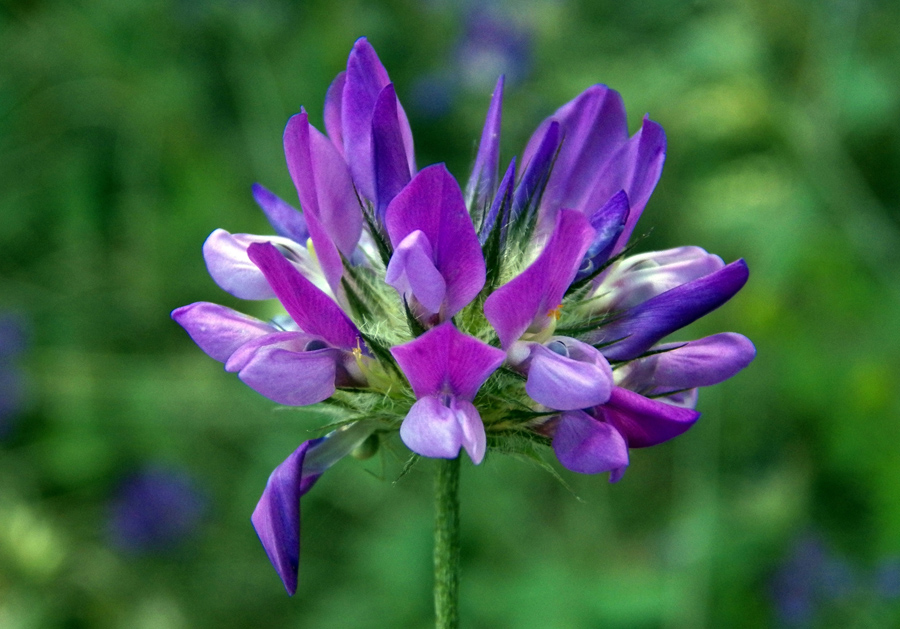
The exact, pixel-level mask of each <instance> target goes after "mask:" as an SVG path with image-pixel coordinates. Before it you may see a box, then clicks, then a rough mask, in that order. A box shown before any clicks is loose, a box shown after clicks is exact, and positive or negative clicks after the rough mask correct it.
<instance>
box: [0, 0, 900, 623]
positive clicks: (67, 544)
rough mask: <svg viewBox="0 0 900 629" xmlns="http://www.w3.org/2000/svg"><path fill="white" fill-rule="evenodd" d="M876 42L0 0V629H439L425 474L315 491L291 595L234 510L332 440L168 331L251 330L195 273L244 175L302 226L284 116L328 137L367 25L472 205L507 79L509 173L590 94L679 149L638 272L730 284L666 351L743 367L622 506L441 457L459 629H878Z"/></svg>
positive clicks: (246, 512) (895, 571)
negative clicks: (738, 345) (544, 130)
mask: <svg viewBox="0 0 900 629" xmlns="http://www.w3.org/2000/svg"><path fill="white" fill-rule="evenodd" d="M632 5H633V6H632ZM479 7H480V8H479ZM485 7H487V8H485ZM898 32H900V4H898V3H897V2H894V1H891V0H871V1H863V0H825V1H823V2H809V1H802V0H787V1H784V0H760V1H757V2H753V1H751V0H743V1H741V0H734V1H727V0H709V1H704V0H697V1H695V2H679V1H676V0H657V1H655V2H649V3H623V2H612V1H607V2H594V1H591V0H581V1H577V0H528V1H527V2H524V3H522V2H516V3H510V4H503V3H499V2H495V3H492V4H488V5H485V4H484V3H480V4H478V5H476V4H474V3H466V2H452V1H450V0H443V1H442V0H431V1H425V0H422V1H419V2H414V1H412V0H406V1H401V0H396V1H394V0H391V1H384V2H373V1H362V0H356V1H349V2H341V3H337V2H328V1H323V0H315V1H309V2H302V3H292V2H287V0H217V1H216V0H148V1H146V2H139V1H136V0H131V1H129V0H125V1H123V0H96V1H93V2H88V1H86V0H80V1H78V0H76V1H75V2H69V1H63V0H26V1H20V2H15V1H14V2H9V1H6V2H2V3H0V322H2V323H0V345H2V344H4V343H5V346H2V347H0V385H2V386H3V387H5V389H4V391H5V392H4V393H3V396H4V399H5V404H4V403H0V627H2V628H3V629H7V628H20V627H21V628H44V627H48V628H56V627H64V628H73V629H74V628H82V627H85V628H88V627H90V628H93V627H100V628H105V627H111V628H112V627H115V628H118V627H122V628H129V629H131V628H135V629H142V628H148V629H149V628H160V629H168V628H174V629H178V628H182V627H184V628H190V627H236V628H239V627H334V628H345V627H354V628H355V627H361V628H366V627H373V628H381V627H427V626H429V624H430V623H431V594H430V588H431V573H430V561H431V555H430V553H431V519H432V515H431V514H432V504H431V469H430V467H431V466H430V465H428V464H427V462H426V463H424V464H420V465H419V466H416V467H414V468H413V469H412V471H411V472H410V473H409V474H407V475H405V476H402V478H401V469H402V467H403V463H404V461H405V459H406V454H405V450H404V448H403V447H402V446H401V445H400V444H399V442H398V443H395V444H394V445H393V447H391V448H387V449H385V450H383V451H382V453H381V455H379V456H378V457H376V458H374V459H372V460H369V461H367V462H364V463H360V462H357V461H355V460H352V459H348V460H347V461H343V462H341V463H340V464H339V465H338V466H336V467H335V468H333V469H332V470H331V471H329V472H328V473H327V474H326V475H325V476H324V477H323V478H322V480H321V481H320V483H319V484H318V485H317V486H316V487H315V489H313V491H312V492H311V493H310V494H308V495H307V496H306V497H305V498H304V500H303V544H304V546H303V552H302V560H301V576H300V581H301V582H300V588H299V591H298V594H297V595H296V596H295V597H294V598H293V599H291V598H288V597H287V595H286V594H285V592H284V590H283V588H282V586H281V584H280V582H279V581H278V578H277V576H276V574H275V572H274V571H273V570H272V568H271V567H270V565H269V563H268V561H267V559H266V557H265V554H264V552H263V550H262V548H261V546H260V545H259V542H258V540H257V539H256V536H255V534H254V532H253V530H252V528H251V526H250V523H249V516H250V513H251V511H252V510H253V507H254V505H255V503H256V500H257V499H258V498H259V495H260V493H261V491H262V488H263V487H264V485H265V482H266V479H267V477H268V474H269V472H270V471H271V470H272V468H274V467H275V466H276V465H277V464H278V463H280V462H281V461H282V460H283V459H284V458H285V457H286V456H287V455H288V454H289V453H290V452H291V451H292V450H293V449H294V448H295V447H296V446H297V445H298V444H299V442H300V441H302V440H304V439H307V438H310V436H311V435H312V434H314V433H312V432H311V431H313V430H314V429H315V428H316V426H318V425H321V423H322V421H323V419H322V416H321V415H318V414H317V413H316V412H315V411H310V410H308V409H301V410H296V409H276V408H274V406H275V405H274V404H273V403H271V402H270V401H268V400H266V399H263V398H262V397H260V396H258V395H256V394H255V393H253V392H252V391H251V390H249V389H248V388H247V387H245V386H243V385H242V384H241V383H240V382H239V381H238V380H237V379H236V378H235V377H234V376H233V375H228V374H225V373H224V372H223V371H222V368H221V365H219V364H218V363H216V362H214V361H212V360H211V359H209V358H207V357H206V356H205V355H204V354H203V353H202V352H201V351H200V350H199V349H197V348H196V347H195V346H194V344H193V343H192V342H191V341H190V339H189V338H188V337H187V335H186V334H185V333H184V332H183V331H182V330H181V329H180V328H179V327H178V326H177V325H175V324H174V323H173V322H172V321H171V320H170V319H169V316H168V313H169V311H171V310H172V309H173V308H175V307H178V306H181V305H184V304H187V303H191V302H194V301H201V300H207V301H214V302H219V303H224V304H227V305H230V306H233V307H238V308H240V309H242V310H244V311H245V312H249V313H253V314H259V315H266V314H268V313H269V312H268V309H269V308H270V306H267V305H265V304H255V303H252V304H251V303H239V302H238V301H237V300H235V299H232V298H230V297H229V296H228V295H226V294H225V293H224V292H222V291H221V290H219V289H218V288H217V287H216V286H215V285H214V283H213V282H212V281H211V280H210V279H209V277H208V276H207V274H206V271H205V267H204V264H203V260H202V257H201V255H200V246H201V244H202V242H203V240H204V238H205V237H206V236H207V235H208V234H209V233H210V232H211V231H212V230H213V229H215V228H216V227H223V228H225V229H228V230H229V231H232V232H249V233H271V229H270V228H269V227H268V226H267V224H266V223H265V220H264V218H263V216H262V213H261V212H260V211H259V210H258V209H257V208H256V206H255V204H254V203H253V201H252V199H251V197H250V186H251V184H253V183H254V182H261V183H263V184H264V185H266V186H268V187H270V188H271V189H273V190H274V191H276V192H277V193H279V194H282V195H283V196H284V198H286V199H289V200H291V201H296V197H295V195H294V193H293V191H292V186H291V182H290V180H289V177H288V175H287V172H286V168H285V166H284V161H283V154H282V149H281V133H282V130H283V127H284V124H285V122H286V121H287V118H288V117H289V116H290V115H291V114H293V113H295V112H297V111H298V110H299V107H300V106H301V105H304V106H306V108H307V109H308V110H309V112H310V116H311V120H312V121H314V122H315V123H316V124H317V125H318V126H320V128H321V120H322V105H321V103H322V101H323V98H324V95H325V90H326V88H327V87H328V84H329V82H330V80H331V79H332V78H333V76H334V75H335V74H336V73H337V72H338V71H340V70H341V69H342V68H343V66H344V64H345V63H346V56H347V54H348V52H349V49H350V47H351V45H352V43H353V41H354V40H355V39H356V38H357V37H359V36H361V35H367V36H368V37H369V39H370V41H371V42H372V43H373V44H374V46H375V47H376V49H377V50H378V52H379V54H380V55H381V58H382V60H383V62H384V63H385V65H386V66H387V68H388V70H389V72H390V73H391V77H392V79H393V80H394V81H395V83H396V85H397V91H398V94H399V95H400V98H401V100H402V101H403V103H404V105H405V107H406V109H407V111H408V112H409V115H410V118H411V121H412V124H413V129H414V132H415V137H416V149H417V155H418V162H419V165H420V166H423V165H426V164H428V163H432V162H436V161H446V162H447V164H448V166H449V167H450V169H451V170H452V171H453V172H454V173H455V174H456V175H457V176H458V177H459V178H461V179H463V180H464V179H465V176H466V174H467V173H466V169H467V167H468V166H469V164H470V163H471V160H472V157H473V155H474V147H475V141H476V140H477V138H478V136H479V133H480V128H481V124H482V120H483V115H484V111H485V109H486V107H487V102H488V98H489V95H490V92H491V88H492V86H493V82H494V80H495V78H496V74H497V73H498V72H501V71H502V72H506V73H507V76H508V77H509V83H508V89H507V92H506V107H505V115H504V127H503V155H504V160H508V159H509V158H510V157H511V156H512V155H514V154H521V150H522V147H523V145H524V142H525V141H526V140H527V138H528V136H529V135H530V133H531V131H532V129H533V128H534V127H535V126H536V125H537V124H538V122H539V121H540V120H541V119H543V117H545V116H546V115H549V114H550V113H551V112H552V111H553V110H555V109H556V107H558V106H559V105H561V104H562V103H564V102H566V101H568V100H570V99H571V98H573V97H574V96H575V95H576V94H578V93H579V92H580V91H581V90H583V89H584V88H586V87H587V86H589V85H591V84H593V83H598V82H602V83H606V84H608V85H610V86H612V87H614V88H616V89H617V90H619V91H620V92H621V93H622V94H623V96H624V99H625V103H626V105H627V107H628V111H629V121H630V125H631V128H632V130H636V129H637V127H638V126H639V124H640V119H641V117H642V116H643V114H644V113H645V112H649V113H650V116H651V117H652V118H653V119H654V120H656V121H658V122H660V123H661V124H662V125H663V126H664V128H665V129H666V131H667V134H668V140H669V151H668V160H667V163H666V168H665V171H664V173H663V177H662V180H661V182H660V184H659V186H658V187H657V190H656V193H655V194H654V197H653V199H652V200H651V202H650V204H649V206H648V208H647V210H646V212H645V214H644V218H643V220H642V222H641V225H642V228H639V231H640V230H641V229H643V230H644V231H646V230H647V229H649V228H650V227H653V228H654V229H653V232H652V235H651V236H650V238H648V239H647V240H645V241H644V242H642V244H641V247H642V248H643V249H644V250H648V249H662V248H666V247H671V246H677V245H684V244H695V245H700V246H702V247H704V248H706V249H708V250H710V251H713V252H715V253H718V254H720V255H721V256H722V257H723V258H725V259H726V260H727V261H731V260H733V259H736V258H738V257H745V258H746V259H747V261H748V263H749V265H750V269H751V279H750V282H749V284H748V286H747V287H746V288H745V289H744V290H743V291H742V292H741V293H740V294H739V295H738V296H737V297H736V298H735V299H734V300H733V301H732V302H731V303H729V304H728V305H727V306H725V307H724V308H723V309H721V310H720V311H718V312H716V313H714V314H713V315H712V316H710V317H708V318H707V319H706V320H704V321H703V322H701V323H699V324H695V326H694V327H693V328H692V329H691V330H690V334H691V335H693V336H699V335H702V334H706V333H711V332H714V331H721V330H733V331H738V332H741V333H743V334H746V335H747V336H749V337H750V338H751V339H753V340H754V341H755V343H756V344H757V348H758V351H759V355H758V358H757V359H756V361H755V362H754V364H753V365H752V366H751V367H750V368H749V369H747V370H746V371H745V372H743V373H741V374H740V375H738V376H737V377H735V378H734V379H733V380H732V381H729V382H727V383H725V384H723V385H720V386H718V387H715V388H713V389H711V390H706V391H703V392H701V396H700V405H699V408H700V410H702V411H703V413H704V415H703V418H702V419H701V421H700V422H699V424H698V425H697V426H696V427H695V428H694V429H693V430H691V431H690V432H689V433H688V434H687V435H685V436H683V437H681V438H679V439H677V440H675V441H673V442H670V443H668V444H665V445H663V446H660V447H658V448H654V449H651V450H644V451H634V452H632V455H633V456H632V465H631V468H630V469H629V471H628V473H627V474H626V476H625V478H624V480H623V481H622V482H620V483H619V484H617V485H609V484H608V483H607V482H606V478H605V476H603V477H600V476H596V477H582V476H578V475H575V474H572V473H568V472H565V471H564V470H563V471H562V472H561V473H562V477H563V479H564V481H565V483H566V484H567V485H568V487H567V486H564V485H563V484H562V483H560V482H559V481H558V480H556V479H554V478H553V477H552V476H551V475H550V474H548V473H547V472H545V471H544V470H542V469H540V468H538V467H536V466H534V465H531V464H528V463H525V462H521V461H517V460H511V459H504V458H502V457H498V456H494V457H491V456H489V457H488V459H487V460H486V461H485V462H484V464H483V465H482V466H480V467H479V468H474V467H473V466H472V465H471V464H468V465H467V466H464V469H463V490H462V500H463V524H462V526H463V556H462V562H463V584H462V619H463V626H465V627H490V628H494V627H497V628H504V627H512V628H517V627H526V628H528V627H539V628H556V627H560V628H568V627H575V628H582V627H584V628H594V627H640V628H644V627H646V628H653V627H660V628H695V627H763V626H776V627H778V626H785V627H896V626H900V448H898V444H900V422H898V411H900V401H898V400H900V396H898V395H897V394H896V393H895V390H896V388H897V382H898V379H900V378H898V375H900V351H898V349H900V334H898V324H897V321H898V315H900V282H898V275H897V272H898V268H900V261H898V253H900V249H898V241H900V224H898V223H900V70H898V68H900V37H898ZM548 459H552V455H551V456H549V457H548ZM129 523H130V524H129ZM127 526H131V527H132V529H133V528H134V527H139V528H138V529H137V532H135V530H132V529H128V528H127ZM140 526H149V527H150V528H149V529H147V530H145V531H144V533H145V534H144V535H143V536H142V535H141V530H143V529H140Z"/></svg>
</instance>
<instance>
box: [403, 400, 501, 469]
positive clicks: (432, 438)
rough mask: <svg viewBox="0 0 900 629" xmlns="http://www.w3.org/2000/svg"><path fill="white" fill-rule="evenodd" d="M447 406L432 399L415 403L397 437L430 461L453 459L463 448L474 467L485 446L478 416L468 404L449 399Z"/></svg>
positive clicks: (480, 458) (482, 455)
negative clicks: (433, 459)
mask: <svg viewBox="0 0 900 629" xmlns="http://www.w3.org/2000/svg"><path fill="white" fill-rule="evenodd" d="M449 404H450V405H449V406H446V405H445V404H444V403H443V402H442V401H441V400H440V399H438V398H437V397H434V396H426V397H423V398H422V399H420V400H419V401H417V402H416V403H415V404H413V406H412V408H410V409H409V413H408V414H407V416H406V419H404V420H403V424H401V426H400V438H401V439H403V443H405V444H406V446H407V447H408V448H409V449H410V450H412V451H413V452H415V453H417V454H421V455H422V456H427V457H432V458H442V459H454V458H456V457H457V456H458V455H459V449H460V447H465V449H466V452H468V453H469V457H470V458H471V459H472V462H473V463H475V464H476V465H478V464H479V463H481V460H482V459H483V458H484V452H485V448H486V443H487V439H486V437H485V433H484V425H483V424H482V423H481V417H480V416H479V415H478V411H477V410H476V409H475V407H474V406H473V405H472V404H471V402H467V401H465V400H457V399H456V398H452V399H451V400H450V403H449Z"/></svg>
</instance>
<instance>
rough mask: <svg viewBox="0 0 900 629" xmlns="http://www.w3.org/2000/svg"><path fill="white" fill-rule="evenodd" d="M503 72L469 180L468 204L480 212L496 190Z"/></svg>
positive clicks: (492, 99)
mask: <svg viewBox="0 0 900 629" xmlns="http://www.w3.org/2000/svg"><path fill="white" fill-rule="evenodd" d="M503 82H504V79H503V76H501V77H500V78H499V79H497V86H496V87H495V88H494V93H493V94H492V95H491V104H490V106H488V111H487V116H486V117H485V120H484V129H483V130H482V131H481V142H480V143H479V145H478V154H477V155H476V156H475V165H474V166H473V167H472V174H471V175H470V176H469V183H467V184H466V206H467V207H469V208H475V212H477V214H478V215H481V214H482V213H483V212H484V211H485V209H486V208H487V206H488V204H489V203H490V202H491V199H493V198H494V195H495V193H496V191H497V175H498V172H497V170H498V169H499V167H500V121H501V117H502V113H503Z"/></svg>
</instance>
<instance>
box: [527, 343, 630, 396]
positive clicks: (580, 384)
mask: <svg viewBox="0 0 900 629" xmlns="http://www.w3.org/2000/svg"><path fill="white" fill-rule="evenodd" d="M554 342H556V343H560V344H563V343H565V344H566V345H567V346H568V348H569V351H568V352H567V353H568V354H569V355H568V356H561V355H560V354H558V353H556V352H553V351H551V350H550V349H548V348H547V347H546V346H544V345H538V344H537V343H535V344H534V345H533V348H532V353H531V364H530V365H529V367H528V380H527V382H526V383H525V392H526V393H528V395H529V396H530V397H531V399H533V400H534V401H535V402H537V403H539V404H543V405H544V406H546V407H548V408H553V409H557V410H561V411H574V410H577V409H580V408H588V407H591V406H596V405H598V404H603V403H604V402H606V401H607V400H608V399H609V394H610V392H611V391H612V388H613V374H612V369H610V366H609V363H608V362H606V359H605V358H604V357H603V355H602V354H601V353H600V352H599V351H597V350H596V349H594V348H593V347H591V346H590V345H587V344H586V343H581V342H580V341H576V340H575V339H562V338H560V337H556V341H554Z"/></svg>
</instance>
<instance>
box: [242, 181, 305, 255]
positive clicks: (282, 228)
mask: <svg viewBox="0 0 900 629" xmlns="http://www.w3.org/2000/svg"><path fill="white" fill-rule="evenodd" d="M253 198H254V200H255V201H256V203H257V205H259V207H260V208H261V209H262V211H263V212H264V213H265V215H266V218H267V219H269V224H270V225H272V227H273V228H274V229H275V233H276V234H278V235H279V236H282V237H284V238H290V239H291V240H293V241H294V242H296V243H298V244H301V245H305V244H306V240H307V239H308V238H309V230H308V229H307V228H306V219H304V218H303V214H301V213H300V211H299V210H297V209H295V208H293V207H291V206H290V204H288V203H286V202H285V201H282V200H281V198H279V197H278V196H276V195H275V194H273V193H272V192H270V191H269V190H267V189H266V188H264V187H262V186H261V185H259V184H258V183H255V184H253Z"/></svg>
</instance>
